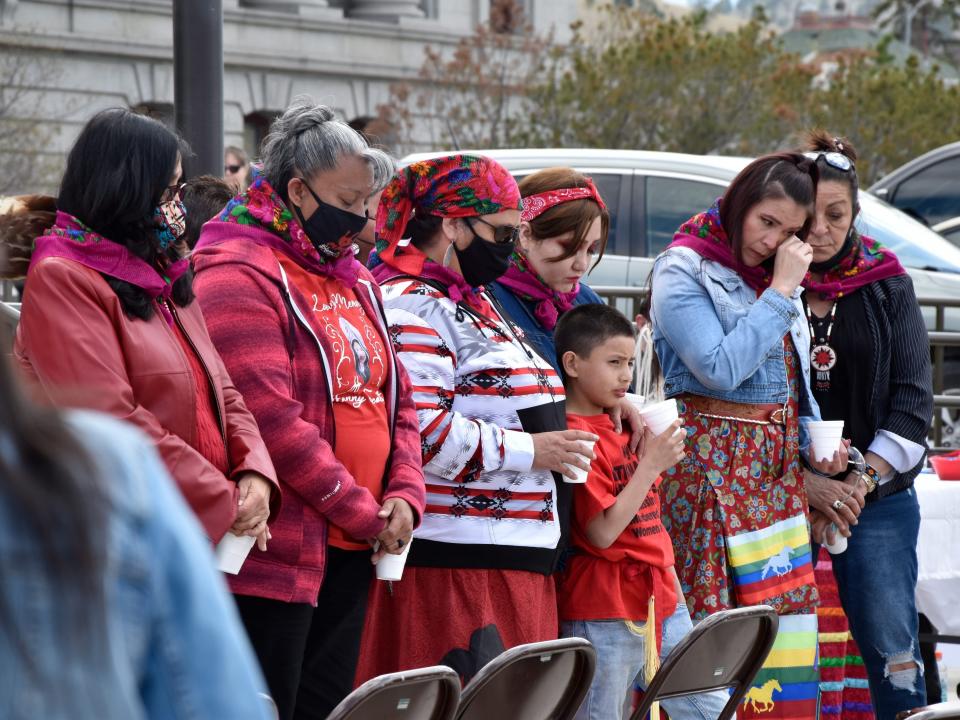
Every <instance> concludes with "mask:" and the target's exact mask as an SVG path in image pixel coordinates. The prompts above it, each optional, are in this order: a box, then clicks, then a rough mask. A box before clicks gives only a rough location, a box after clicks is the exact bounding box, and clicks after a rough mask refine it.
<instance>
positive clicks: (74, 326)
mask: <svg viewBox="0 0 960 720" xmlns="http://www.w3.org/2000/svg"><path fill="white" fill-rule="evenodd" d="M171 309H172V311H173V313H174V317H175V318H176V322H178V323H179V325H180V327H181V328H182V330H183V332H184V334H185V335H186V337H187V338H188V339H189V340H190V342H191V343H192V345H193V347H195V348H196V350H197V353H198V355H199V357H200V359H201V362H202V363H203V365H204V367H205V368H206V370H207V371H208V375H209V378H210V379H211V381H212V384H213V388H214V392H215V394H216V405H215V410H216V411H217V412H218V414H219V419H220V423H221V429H222V430H223V433H224V436H225V438H226V443H227V455H228V458H229V462H230V477H225V476H224V475H223V474H222V473H221V472H220V471H218V470H217V469H216V468H215V467H214V466H213V465H211V464H210V463H209V462H208V461H207V460H206V458H204V457H203V456H202V455H201V454H200V453H198V452H197V451H196V450H194V449H193V447H192V445H191V443H192V442H194V441H195V437H194V435H195V433H196V421H195V415H194V408H196V406H197V403H196V395H195V393H196V389H195V383H194V380H193V376H192V375H191V371H190V366H189V364H188V361H187V358H186V356H185V355H184V353H183V349H182V346H181V345H180V343H179V341H178V340H177V338H176V336H175V335H174V331H173V329H172V328H170V326H169V325H167V322H166V320H164V318H163V317H162V316H161V315H160V313H155V314H154V315H153V317H151V318H150V320H146V321H145V320H140V319H137V318H131V317H129V316H128V315H127V314H126V313H125V312H124V311H123V307H122V306H121V304H120V299H119V298H118V297H117V295H116V293H114V291H113V290H112V289H111V288H110V286H109V285H108V284H107V283H106V281H105V280H104V279H103V277H102V276H101V275H100V274H99V273H98V272H96V271H95V270H91V269H90V268H87V267H85V266H83V265H80V264H79V263H76V262H74V261H72V260H67V259H63V258H47V259H44V260H42V261H40V262H39V263H37V264H36V265H35V266H33V267H32V268H31V269H30V272H29V274H28V275H27V285H26V292H25V294H24V298H23V305H22V307H21V315H20V325H19V326H18V328H17V337H16V342H15V345H14V354H15V356H16V358H17V361H18V362H19V365H20V367H21V369H22V370H23V372H24V373H25V375H26V376H27V378H28V380H32V381H33V382H34V383H36V384H37V385H38V386H39V387H40V388H41V389H42V391H43V394H45V395H46V397H47V399H48V400H50V401H52V402H54V403H56V404H57V405H67V406H72V407H83V408H91V409H95V410H100V411H102V412H106V413H109V414H111V415H114V416H116V417H118V418H121V419H123V420H127V421H129V422H132V423H133V424H134V425H136V426H138V427H139V428H140V429H141V430H144V431H145V432H146V433H147V434H148V435H149V436H150V437H151V438H152V439H153V441H154V443H155V444H156V446H157V449H158V450H159V451H160V454H161V456H162V457H163V460H164V462H165V463H166V466H167V469H168V470H169V471H170V474H171V475H173V477H174V479H175V480H176V481H177V484H178V485H179V487H180V490H181V492H182V493H183V495H184V497H185V498H186V500H187V503H188V504H189V505H190V507H191V508H192V509H193V511H194V513H196V515H197V517H198V518H199V520H200V522H201V524H202V525H203V528H204V530H205V531H206V533H207V535H208V536H209V537H210V539H211V540H213V541H214V542H216V541H218V540H219V539H220V538H221V537H223V535H224V533H226V531H227V530H228V529H229V528H230V526H231V525H233V522H234V520H235V518H236V513H237V484H236V482H235V481H234V480H235V479H236V478H237V477H238V476H239V475H241V474H242V473H245V472H251V471H252V472H257V473H260V474H261V475H263V476H264V477H266V478H267V479H268V480H269V481H270V482H271V483H272V484H273V485H274V489H273V492H272V494H271V505H272V508H271V516H273V515H275V514H276V510H277V507H278V505H279V499H280V491H279V487H278V485H277V480H276V472H275V471H274V468H273V463H272V462H271V460H270V456H269V454H268V453H267V449H266V447H265V446H264V444H263V440H262V439H261V438H260V431H259V430H258V429H257V424H256V422H255V421H254V419H253V416H252V415H251V414H250V412H249V411H248V410H247V408H246V406H245V405H244V403H243V398H242V397H241V396H240V393H239V392H238V391H237V389H236V388H235V387H234V386H233V382H232V381H231V380H230V376H229V375H228V374H227V371H226V369H225V368H224V366H223V362H222V361H221V360H220V356H219V354H218V353H217V351H216V349H215V348H214V346H213V343H212V342H211V341H210V336H209V335H208V334H207V328H206V326H205V325H204V322H203V315H202V314H201V312H200V303H199V302H196V301H195V302H193V303H191V304H190V305H188V306H187V307H183V308H180V307H176V306H172V305H171Z"/></svg>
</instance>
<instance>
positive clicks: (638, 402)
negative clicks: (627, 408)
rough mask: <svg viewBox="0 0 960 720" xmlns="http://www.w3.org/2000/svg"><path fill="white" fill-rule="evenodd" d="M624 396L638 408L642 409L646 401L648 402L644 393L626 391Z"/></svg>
mask: <svg viewBox="0 0 960 720" xmlns="http://www.w3.org/2000/svg"><path fill="white" fill-rule="evenodd" d="M623 397H624V398H626V399H627V400H629V401H630V404H631V405H633V406H634V407H635V408H636V409H637V410H642V409H643V405H644V403H646V398H645V397H643V395H637V394H636V393H630V392H628V393H624V395H623Z"/></svg>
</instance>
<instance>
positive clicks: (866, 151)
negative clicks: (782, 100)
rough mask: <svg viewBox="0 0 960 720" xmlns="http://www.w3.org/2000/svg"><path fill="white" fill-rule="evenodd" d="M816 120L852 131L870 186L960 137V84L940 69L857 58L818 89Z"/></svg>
mask: <svg viewBox="0 0 960 720" xmlns="http://www.w3.org/2000/svg"><path fill="white" fill-rule="evenodd" d="M812 108H813V109H812V112H811V122H812V123H813V124H817V125H820V126H822V127H825V128H827V129H829V130H831V131H832V132H837V133H840V134H843V135H846V136H848V137H849V138H850V139H851V140H852V141H853V142H854V144H855V145H856V146H857V148H858V149H859V150H860V153H861V159H860V160H859V162H858V163H857V172H858V174H859V176H860V183H861V185H862V186H864V187H868V186H869V185H870V184H872V183H873V182H875V181H876V180H878V179H879V178H880V177H882V176H883V175H884V174H886V173H888V172H890V171H891V170H893V169H895V168H896V167H898V166H900V165H902V164H903V163H905V162H907V161H908V160H910V159H912V158H914V157H916V156H917V155H920V154H921V153H924V152H926V151H927V150H932V149H933V148H935V147H938V146H940V145H943V144H945V143H948V142H954V141H956V139H957V138H958V137H960V88H958V87H957V86H956V85H955V84H947V83H945V82H944V81H943V78H941V77H940V75H939V73H938V71H937V69H936V68H935V67H934V68H933V69H931V70H923V69H922V68H921V67H920V64H919V62H918V61H917V59H916V58H915V57H911V58H910V59H909V60H908V61H907V63H906V65H904V66H900V67H898V66H896V65H894V64H893V63H890V62H876V61H875V60H874V59H872V58H870V57H857V58H853V59H850V60H848V61H846V62H843V63H842V64H841V65H840V67H839V68H838V69H837V70H836V72H834V73H833V75H832V76H831V78H830V84H829V86H828V87H820V88H818V89H817V90H816V91H815V94H814V98H813V102H812Z"/></svg>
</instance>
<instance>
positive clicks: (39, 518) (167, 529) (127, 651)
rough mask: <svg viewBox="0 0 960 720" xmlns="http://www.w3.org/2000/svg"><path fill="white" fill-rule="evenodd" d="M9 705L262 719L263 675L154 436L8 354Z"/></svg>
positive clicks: (1, 705)
mask: <svg viewBox="0 0 960 720" xmlns="http://www.w3.org/2000/svg"><path fill="white" fill-rule="evenodd" d="M0 407H2V408H3V412H2V413H0V577H2V578H3V582H2V583H0V717H3V718H5V719H6V720H27V719H30V720H32V719H33V718H64V717H96V718H100V719H101V720H127V719H128V718H165V719H170V718H196V717H209V718H246V719H249V720H254V719H256V720H263V719H264V718H266V717H267V716H268V715H267V705H266V704H264V702H263V700H262V699H261V698H259V697H258V696H257V691H258V690H260V689H261V688H263V679H262V677H261V676H260V673H259V672H258V670H257V667H256V663H255V661H254V658H253V654H252V652H251V650H250V646H249V643H248V642H247V639H246V637H244V635H243V632H242V631H241V629H240V624H239V621H238V619H237V616H236V611H235V609H234V608H233V607H232V603H230V601H229V599H228V597H227V594H226V593H225V592H224V589H223V585H222V584H221V582H220V580H219V578H218V577H217V573H216V572H215V570H214V567H213V558H212V556H211V554H210V550H209V547H208V546H207V543H206V542H205V541H204V538H203V536H202V534H201V533H200V529H199V528H198V526H197V523H196V521H195V520H194V519H193V517H191V514H190V512H189V510H188V509H187V507H186V506H185V504H184V502H183V500H182V498H181V497H180V495H179V493H178V492H177V491H176V490H175V489H174V487H173V485H172V484H171V482H170V479H169V475H168V474H167V472H166V471H165V470H164V468H163V465H162V464H161V463H160V461H159V458H158V457H157V455H156V452H155V451H154V450H153V449H152V448H151V447H150V445H149V443H148V441H147V440H146V438H144V437H143V436H142V435H141V434H140V433H139V432H137V431H136V430H134V429H133V428H131V427H130V426H129V425H126V424H124V423H120V422H118V421H116V420H113V419H111V418H109V417H107V416H104V415H101V414H99V413H90V412H71V413H69V414H67V415H61V414H60V413H57V412H55V411H53V410H50V409H41V408H38V407H36V406H35V405H33V404H32V403H30V402H28V401H27V400H26V399H25V398H24V397H23V396H22V395H21V393H20V392H19V391H18V388H17V386H16V383H15V382H14V380H13V377H12V374H11V373H10V372H9V371H8V367H7V363H6V361H5V359H0Z"/></svg>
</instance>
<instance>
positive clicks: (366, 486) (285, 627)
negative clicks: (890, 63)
mask: <svg viewBox="0 0 960 720" xmlns="http://www.w3.org/2000/svg"><path fill="white" fill-rule="evenodd" d="M393 168H394V166H393V162H392V161H391V159H390V158H389V156H387V155H385V154H384V153H383V152H381V151H379V150H375V149H372V148H370V147H368V146H367V144H366V142H365V141H364V140H363V138H362V137H361V136H360V135H359V134H358V133H357V132H355V131H354V130H352V129H351V128H350V127H349V126H347V125H346V124H345V123H342V122H340V121H339V120H336V119H334V115H333V111H331V110H330V109H329V108H327V107H324V106H322V105H314V104H313V103H312V102H311V101H310V100H309V99H307V98H297V99H296V100H294V103H293V105H291V106H290V108H288V109H287V111H286V112H285V113H284V114H283V115H282V116H280V117H279V118H277V120H276V121H274V123H273V125H272V127H271V129H270V134H269V135H268V136H267V138H266V140H265V142H264V145H263V169H262V172H261V173H260V174H259V175H258V176H257V177H256V178H255V179H254V181H253V183H252V184H251V185H250V187H249V188H248V189H247V190H246V191H245V192H244V193H242V194H241V195H239V196H238V197H236V198H234V199H233V200H231V201H230V203H229V204H228V205H227V206H226V208H224V210H223V212H222V213H221V214H220V216H219V217H218V218H216V219H214V220H212V221H210V222H209V223H207V224H206V225H205V226H204V229H203V232H202V233H201V236H200V241H199V243H198V244H197V246H196V249H195V250H194V253H193V259H194V267H195V272H196V281H195V285H194V287H195V289H196V292H197V296H198V297H199V298H200V302H201V304H202V307H203V311H204V316H205V317H206V321H207V325H208V327H209V329H210V335H211V337H212V338H213V341H214V343H215V344H216V346H217V348H218V349H219V350H220V353H221V354H222V356H223V360H224V363H225V364H226V366H227V368H228V370H229V372H230V375H231V377H232V378H233V380H234V383H235V384H236V386H237V387H238V388H239V389H240V390H241V392H242V393H243V395H244V398H245V399H246V401H247V406H248V407H249V408H250V410H251V412H252V413H253V415H254V417H255V418H256V420H257V423H258V425H259V426H260V431H261V434H262V435H263V439H264V441H265V442H266V444H267V448H268V450H269V451H270V455H271V456H272V458H273V461H274V464H275V466H276V468H277V475H278V477H279V479H280V484H281V486H282V487H283V489H284V490H285V493H284V504H283V506H282V509H281V511H280V515H279V517H278V518H277V520H276V521H275V522H274V524H272V525H271V526H270V531H271V534H272V540H271V542H270V545H269V549H268V550H267V551H266V552H258V551H254V552H253V553H252V554H251V555H250V556H249V557H248V558H247V560H246V562H245V563H244V565H243V568H242V569H241V571H240V573H239V574H238V575H237V576H235V577H232V578H231V579H230V584H231V589H232V590H233V592H234V594H235V596H236V599H237V605H238V607H239V609H240V614H241V617H242V618H243V620H244V623H245V625H246V628H247V632H248V633H249V635H250V639H251V640H252V642H253V646H254V649H255V650H256V651H257V655H258V657H259V659H260V663H261V666H262V668H263V671H264V674H265V675H266V678H267V683H268V684H269V686H270V690H271V693H272V694H273V696H274V699H275V700H276V702H277V706H278V708H279V710H280V717H281V718H284V719H286V718H294V717H296V718H325V717H326V716H327V715H328V714H329V713H330V711H331V710H332V709H333V708H334V707H335V706H336V705H337V703H338V702H339V701H340V700H341V699H342V698H343V697H344V696H346V695H347V694H348V693H349V692H350V690H351V689H352V687H353V678H354V672H355V667H356V664H357V658H358V653H359V644H360V635H361V631H362V628H363V622H364V616H365V612H366V604H367V593H368V590H369V587H370V582H371V579H372V575H373V573H372V569H373V566H372V564H371V546H376V548H377V551H376V552H375V553H373V555H372V558H373V561H374V562H376V561H377V560H378V559H379V557H380V556H382V554H383V553H394V554H397V553H400V552H401V550H402V549H403V547H404V545H405V544H406V543H408V542H409V540H410V536H411V534H412V532H413V528H414V526H415V525H416V524H417V523H418V522H419V518H420V515H421V513H422V511H423V507H424V485H423V472H422V470H421V467H420V434H419V428H418V424H417V416H416V411H415V409H414V405H413V401H412V393H411V388H410V384H409V380H408V379H407V376H406V374H405V373H404V372H403V370H402V369H401V367H400V366H399V364H398V362H397V358H396V355H395V353H394V350H393V346H392V344H391V342H390V337H389V334H388V330H387V326H386V323H385V321H384V312H383V307H382V304H381V298H380V291H379V288H378V287H377V284H376V283H375V282H374V281H373V278H372V276H371V275H370V274H369V273H368V272H367V270H366V269H365V268H363V267H362V266H361V265H360V263H358V262H357V261H356V259H355V258H354V254H355V252H356V250H355V245H354V237H355V236H356V234H357V233H358V232H360V230H362V229H363V227H364V225H365V224H366V220H367V202H368V198H369V197H370V195H371V194H373V193H375V192H377V191H379V190H380V189H382V188H383V187H384V186H385V185H386V183H387V181H388V180H389V179H390V177H391V176H392V175H393ZM321 582H322V585H321Z"/></svg>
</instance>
